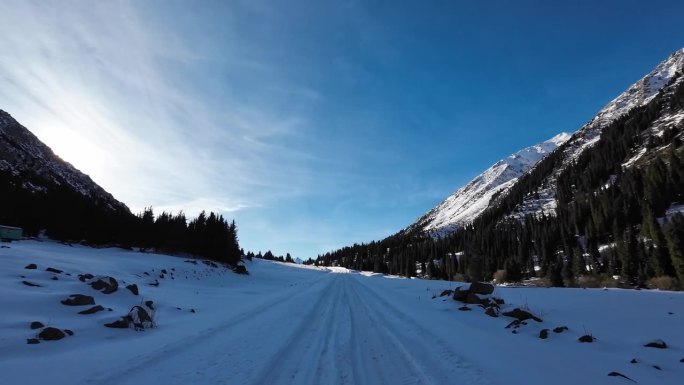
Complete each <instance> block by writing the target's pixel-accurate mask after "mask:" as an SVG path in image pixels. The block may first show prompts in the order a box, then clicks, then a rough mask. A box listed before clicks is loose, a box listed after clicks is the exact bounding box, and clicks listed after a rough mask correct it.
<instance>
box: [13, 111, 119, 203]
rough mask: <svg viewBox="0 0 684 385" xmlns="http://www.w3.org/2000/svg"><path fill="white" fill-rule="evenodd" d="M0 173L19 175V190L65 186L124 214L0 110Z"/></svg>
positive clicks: (86, 176)
mask: <svg viewBox="0 0 684 385" xmlns="http://www.w3.org/2000/svg"><path fill="white" fill-rule="evenodd" d="M0 171H4V172H9V173H10V174H11V175H13V176H21V179H22V181H23V182H22V183H23V186H22V187H23V188H24V189H25V190H27V191H30V192H35V191H43V192H44V191H46V190H50V189H53V188H59V187H64V186H68V187H69V188H71V189H73V190H74V191H76V192H78V193H79V194H81V195H83V196H84V197H88V198H91V199H93V200H96V201H99V202H102V203H103V204H104V205H105V206H107V207H109V208H110V209H113V210H125V211H128V208H127V207H126V206H125V205H124V204H123V203H121V202H119V201H117V200H116V199H114V197H113V196H112V195H111V194H109V193H108V192H106V191H105V190H104V189H102V188H101V187H100V186H98V185H97V184H96V183H95V182H93V180H92V179H90V177H89V176H88V175H86V174H84V173H82V172H81V171H79V170H77V169H76V168H75V167H74V166H72V165H71V164H69V163H67V162H65V161H64V160H62V159H61V158H60V157H58V156H57V155H55V153H54V152H52V150H51V149H50V148H49V147H48V146H46V145H45V144H44V143H43V142H41V141H40V140H39V139H38V138H37V137H36V136H35V135H33V134H32V133H31V132H30V131H29V130H28V129H26V127H24V126H22V125H21V124H19V123H18V122H17V121H16V120H14V118H12V116H10V114H8V113H6V112H5V111H3V110H0Z"/></svg>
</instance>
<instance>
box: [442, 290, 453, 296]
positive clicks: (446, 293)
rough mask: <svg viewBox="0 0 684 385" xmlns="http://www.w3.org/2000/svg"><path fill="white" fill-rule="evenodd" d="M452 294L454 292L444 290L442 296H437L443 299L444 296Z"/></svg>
mask: <svg viewBox="0 0 684 385" xmlns="http://www.w3.org/2000/svg"><path fill="white" fill-rule="evenodd" d="M452 294H454V291H453V290H449V289H447V290H444V291H443V292H442V294H440V295H439V296H440V297H444V296H447V295H452Z"/></svg>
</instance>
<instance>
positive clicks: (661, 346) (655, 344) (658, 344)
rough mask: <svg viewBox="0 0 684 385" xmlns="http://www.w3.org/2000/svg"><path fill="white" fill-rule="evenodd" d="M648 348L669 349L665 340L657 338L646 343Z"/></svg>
mask: <svg viewBox="0 0 684 385" xmlns="http://www.w3.org/2000/svg"><path fill="white" fill-rule="evenodd" d="M644 346H645V347H647V348H656V349H667V344H666V343H665V341H663V340H655V341H651V342H649V343H647V344H646V345H644Z"/></svg>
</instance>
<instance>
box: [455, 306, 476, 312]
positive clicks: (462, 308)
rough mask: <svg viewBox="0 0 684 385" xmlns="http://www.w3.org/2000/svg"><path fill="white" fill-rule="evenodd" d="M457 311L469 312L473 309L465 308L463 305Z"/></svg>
mask: <svg viewBox="0 0 684 385" xmlns="http://www.w3.org/2000/svg"><path fill="white" fill-rule="evenodd" d="M458 310H460V311H471V310H473V309H471V308H469V307H468V306H465V305H464V306H461V307H459V308H458Z"/></svg>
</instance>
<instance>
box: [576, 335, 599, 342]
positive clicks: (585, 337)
mask: <svg viewBox="0 0 684 385" xmlns="http://www.w3.org/2000/svg"><path fill="white" fill-rule="evenodd" d="M594 340H596V338H594V336H592V335H591V334H585V335H583V336H582V337H580V338H578V339H577V341H579V342H594Z"/></svg>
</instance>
